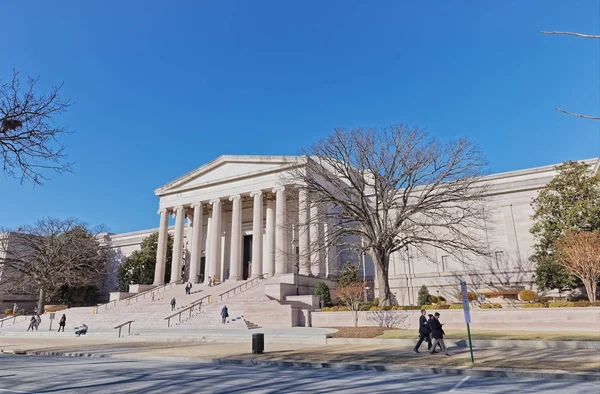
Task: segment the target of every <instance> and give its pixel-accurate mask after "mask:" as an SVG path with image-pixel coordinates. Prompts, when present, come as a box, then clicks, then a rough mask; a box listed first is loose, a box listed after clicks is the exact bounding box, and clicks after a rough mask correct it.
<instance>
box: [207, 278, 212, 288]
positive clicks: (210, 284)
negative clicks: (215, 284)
mask: <svg viewBox="0 0 600 394" xmlns="http://www.w3.org/2000/svg"><path fill="white" fill-rule="evenodd" d="M208 287H212V277H211V276H209V277H208Z"/></svg>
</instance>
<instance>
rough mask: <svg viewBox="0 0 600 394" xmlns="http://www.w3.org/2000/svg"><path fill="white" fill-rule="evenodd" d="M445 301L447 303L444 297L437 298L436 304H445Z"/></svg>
mask: <svg viewBox="0 0 600 394" xmlns="http://www.w3.org/2000/svg"><path fill="white" fill-rule="evenodd" d="M446 301H447V300H446V298H445V297H442V296H439V297H438V302H446Z"/></svg>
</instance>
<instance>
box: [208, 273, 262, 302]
mask: <svg viewBox="0 0 600 394" xmlns="http://www.w3.org/2000/svg"><path fill="white" fill-rule="evenodd" d="M265 277H266V275H259V276H257V277H256V278H253V279H250V280H249V281H246V282H244V283H242V284H241V285H239V286H236V287H234V288H233V289H230V290H228V291H226V292H225V293H222V294H219V297H220V300H221V301H223V296H224V295H225V294H227V298H226V299H229V298H230V296H229V293H231V292H233V295H235V294H236V291H237V290H238V289H240V293H241V292H242V290H241V289H242V287H245V290H248V287H249V286H250V287H253V286H251V285H255V284H258V283H259V282H260V281H262V280H264V279H265Z"/></svg>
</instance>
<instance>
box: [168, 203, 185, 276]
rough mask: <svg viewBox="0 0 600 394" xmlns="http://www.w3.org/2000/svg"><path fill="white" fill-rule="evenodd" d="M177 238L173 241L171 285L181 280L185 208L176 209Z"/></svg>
mask: <svg viewBox="0 0 600 394" xmlns="http://www.w3.org/2000/svg"><path fill="white" fill-rule="evenodd" d="M174 213H175V238H174V239H173V262H172V263H171V283H174V282H177V281H178V280H180V279H181V266H182V258H183V228H184V226H185V210H184V209H183V206H181V205H180V206H178V207H175V212H174Z"/></svg>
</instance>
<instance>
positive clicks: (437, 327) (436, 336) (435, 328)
mask: <svg viewBox="0 0 600 394" xmlns="http://www.w3.org/2000/svg"><path fill="white" fill-rule="evenodd" d="M439 319H440V314H439V312H435V314H434V315H433V319H432V320H431V336H432V337H433V345H432V348H431V350H429V353H430V354H433V353H434V352H435V347H436V346H437V344H438V343H439V344H440V346H441V348H442V352H444V355H446V356H449V354H448V349H447V348H446V344H445V343H444V330H443V329H442V323H440V320H439Z"/></svg>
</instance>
